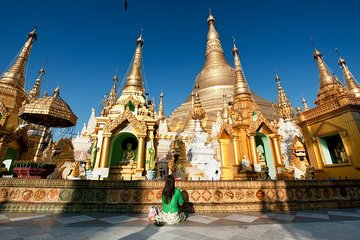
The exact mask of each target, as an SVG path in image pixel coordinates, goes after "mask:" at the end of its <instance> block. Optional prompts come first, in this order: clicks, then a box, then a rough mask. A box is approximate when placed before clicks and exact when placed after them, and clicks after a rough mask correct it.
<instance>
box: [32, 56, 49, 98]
mask: <svg viewBox="0 0 360 240" xmlns="http://www.w3.org/2000/svg"><path fill="white" fill-rule="evenodd" d="M45 65H46V60H45V63H44V65H43V67H42V68H41V69H40V70H39V75H38V77H37V79H36V81H35V84H34V86H33V88H32V89H31V90H30V91H29V94H28V97H27V100H28V101H29V102H30V101H31V100H33V99H35V98H37V97H39V96H40V88H41V81H42V78H43V76H44V75H45Z"/></svg>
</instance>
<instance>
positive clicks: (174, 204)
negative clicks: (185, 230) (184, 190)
mask: <svg viewBox="0 0 360 240" xmlns="http://www.w3.org/2000/svg"><path fill="white" fill-rule="evenodd" d="M183 203H184V200H183V198H182V195H181V190H180V189H179V188H177V187H175V179H174V176H173V175H168V176H167V177H166V179H165V186H164V189H163V192H162V210H161V212H160V215H159V216H157V217H156V222H155V224H156V225H160V224H161V223H167V224H176V223H180V222H183V221H184V220H185V219H186V215H185V213H184V212H181V211H179V205H183Z"/></svg>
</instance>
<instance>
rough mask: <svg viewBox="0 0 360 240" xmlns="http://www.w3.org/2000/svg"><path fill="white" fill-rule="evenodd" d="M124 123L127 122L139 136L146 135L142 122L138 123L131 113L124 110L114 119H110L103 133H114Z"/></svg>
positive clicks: (144, 125)
mask: <svg viewBox="0 0 360 240" xmlns="http://www.w3.org/2000/svg"><path fill="white" fill-rule="evenodd" d="M125 121H128V122H129V123H130V125H131V127H132V128H133V129H135V131H136V132H137V133H139V134H144V135H146V133H147V127H146V124H145V122H144V121H139V120H138V119H137V118H136V117H135V116H134V115H133V114H132V113H131V111H130V110H129V109H128V108H126V109H125V111H124V112H123V113H122V114H121V115H119V116H118V117H117V118H115V119H110V120H108V121H107V122H106V124H105V126H104V132H110V133H112V132H114V130H115V129H117V128H118V127H119V126H120V125H122V124H123V123H124V122H125Z"/></svg>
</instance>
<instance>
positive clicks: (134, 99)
mask: <svg viewBox="0 0 360 240" xmlns="http://www.w3.org/2000/svg"><path fill="white" fill-rule="evenodd" d="M128 102H132V103H133V104H134V105H135V106H139V105H140V101H139V100H138V99H136V98H134V97H133V96H132V95H131V96H129V97H128V98H125V99H122V100H120V99H119V100H118V102H117V104H120V105H122V106H125V105H126V104H128Z"/></svg>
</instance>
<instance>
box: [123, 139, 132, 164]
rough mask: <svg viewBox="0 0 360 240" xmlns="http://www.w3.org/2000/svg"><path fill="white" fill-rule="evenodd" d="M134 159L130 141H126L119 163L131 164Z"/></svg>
mask: <svg viewBox="0 0 360 240" xmlns="http://www.w3.org/2000/svg"><path fill="white" fill-rule="evenodd" d="M134 160H135V151H134V150H133V149H132V144H131V143H130V142H128V143H126V149H125V150H124V158H123V160H122V161H121V162H120V164H122V165H124V164H128V163H130V164H133V163H134Z"/></svg>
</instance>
